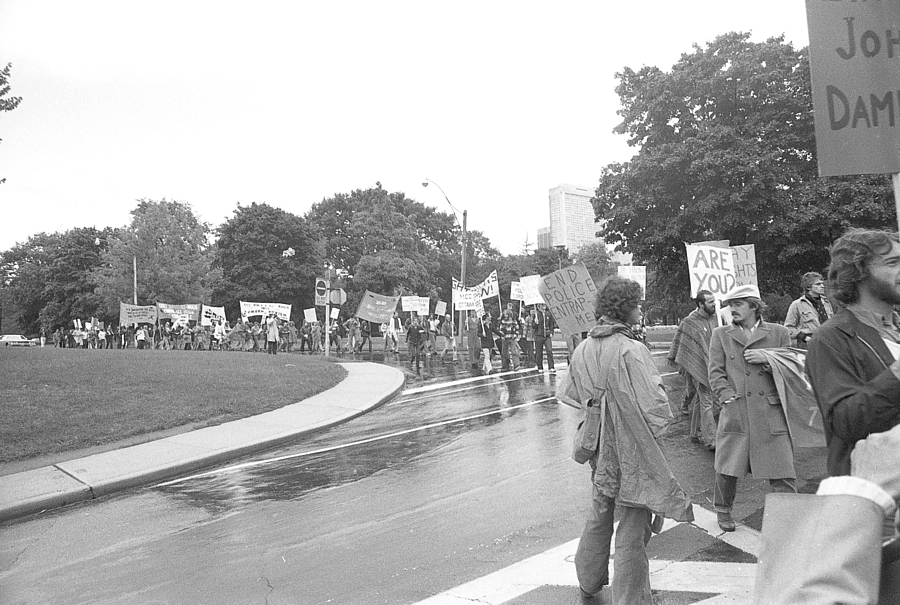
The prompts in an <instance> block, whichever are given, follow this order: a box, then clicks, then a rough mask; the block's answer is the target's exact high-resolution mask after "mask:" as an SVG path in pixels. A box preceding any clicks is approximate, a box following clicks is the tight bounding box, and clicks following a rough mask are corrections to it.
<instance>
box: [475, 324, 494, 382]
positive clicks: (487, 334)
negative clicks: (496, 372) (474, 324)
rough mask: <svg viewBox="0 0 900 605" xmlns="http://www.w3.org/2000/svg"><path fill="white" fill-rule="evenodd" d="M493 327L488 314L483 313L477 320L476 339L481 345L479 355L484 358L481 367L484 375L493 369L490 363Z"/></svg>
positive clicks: (492, 346)
mask: <svg viewBox="0 0 900 605" xmlns="http://www.w3.org/2000/svg"><path fill="white" fill-rule="evenodd" d="M494 334H495V330H494V326H493V325H492V322H491V316H490V314H489V313H485V314H484V315H482V316H481V317H480V318H479V320H478V339H479V340H480V344H481V354H482V355H483V356H484V362H483V363H484V365H483V366H482V368H483V370H484V373H485V374H490V373H491V371H492V370H493V369H494V365H493V364H492V363H491V351H492V350H493V349H494Z"/></svg>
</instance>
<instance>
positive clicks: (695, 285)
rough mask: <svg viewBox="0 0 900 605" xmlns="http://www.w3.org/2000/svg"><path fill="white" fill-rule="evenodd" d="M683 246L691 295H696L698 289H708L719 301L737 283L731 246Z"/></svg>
mask: <svg viewBox="0 0 900 605" xmlns="http://www.w3.org/2000/svg"><path fill="white" fill-rule="evenodd" d="M685 248H686V249H687V261H688V273H689V274H690V278H691V296H692V297H694V296H697V292H699V291H700V290H709V291H710V292H712V294H713V296H714V297H715V298H716V300H718V301H721V300H722V298H723V297H724V296H725V294H726V293H727V292H728V291H729V290H731V289H732V288H734V286H735V285H736V284H737V278H736V277H735V275H734V253H733V252H732V250H731V248H716V247H713V246H700V245H696V244H685Z"/></svg>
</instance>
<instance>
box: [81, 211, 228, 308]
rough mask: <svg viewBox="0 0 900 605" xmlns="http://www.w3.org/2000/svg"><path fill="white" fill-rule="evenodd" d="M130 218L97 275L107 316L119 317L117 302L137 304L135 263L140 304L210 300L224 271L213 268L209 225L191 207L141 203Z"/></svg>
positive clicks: (105, 254)
mask: <svg viewBox="0 0 900 605" xmlns="http://www.w3.org/2000/svg"><path fill="white" fill-rule="evenodd" d="M131 216H132V220H131V225H130V226H128V227H126V228H123V229H121V230H120V231H118V232H117V233H116V234H115V235H113V236H111V237H110V238H109V240H108V249H107V250H106V251H104V252H103V255H102V262H103V266H102V267H100V268H98V269H97V270H96V271H95V272H94V274H93V277H94V279H95V280H96V282H97V284H98V288H97V293H98V294H99V295H100V296H101V297H102V299H103V302H104V304H105V306H106V310H107V313H109V314H110V315H114V316H115V317H118V313H119V303H120V302H128V303H131V302H133V294H132V290H133V279H134V270H133V262H134V260H136V261H137V296H138V304H154V303H156V302H166V303H171V304H186V303H200V302H206V301H208V300H210V294H211V293H212V290H213V288H214V287H215V286H216V285H217V284H218V282H219V280H220V279H221V271H218V270H213V269H212V267H211V264H212V260H213V248H212V245H211V244H210V235H211V232H210V228H209V225H207V224H206V223H203V222H201V221H200V220H198V219H197V217H196V216H195V215H194V213H193V210H192V209H191V207H190V204H187V203H185V202H178V201H167V200H165V199H163V200H159V201H155V200H148V199H141V200H138V205H137V207H136V208H135V209H134V210H132V211H131Z"/></svg>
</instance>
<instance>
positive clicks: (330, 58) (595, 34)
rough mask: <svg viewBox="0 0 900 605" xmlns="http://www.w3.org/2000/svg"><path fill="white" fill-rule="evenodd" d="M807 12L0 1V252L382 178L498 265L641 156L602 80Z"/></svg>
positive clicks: (792, 27) (761, 31) (784, 29)
mask: <svg viewBox="0 0 900 605" xmlns="http://www.w3.org/2000/svg"><path fill="white" fill-rule="evenodd" d="M805 10H806V9H805V3H804V2H803V1H802V0H756V1H754V2H731V1H723V0H693V1H690V2H678V1H674V0H645V1H643V2H598V1H596V0H593V1H572V2H567V1H559V2H552V3H549V2H548V3H536V2H535V3H528V2H500V1H497V2H483V1H482V2H468V1H457V2H452V3H451V2H445V3H437V2H423V1H417V2H399V1H397V2H392V1H380V2H372V1H367V2H362V1H347V2H311V1H304V2H258V3H247V2H241V3H238V2H227V1H226V2H223V1H216V2H206V1H190V2H170V1H165V0H163V1H156V2H150V3H136V2H121V1H117V2H99V1H91V0H82V1H80V2H52V1H40V0H3V2H2V3H0V63H2V64H3V65H5V64H6V63H7V62H12V64H13V68H12V82H11V83H12V94H13V95H16V96H22V97H23V98H24V99H23V101H22V104H21V105H20V106H19V107H18V109H16V110H15V111H13V112H10V113H3V114H0V137H2V139H3V142H2V144H0V177H6V178H7V183H6V184H5V185H0V208H2V210H3V220H2V221H0V251H2V250H6V249H8V248H10V247H11V246H12V245H14V244H15V243H16V242H20V241H25V240H26V239H27V238H28V237H29V236H31V235H33V234H35V233H39V232H41V231H47V232H53V231H60V230H66V229H70V228H73V227H84V226H96V227H98V228H102V227H105V226H116V227H118V226H123V225H126V224H128V223H129V222H130V219H131V217H130V215H129V212H130V211H131V210H132V209H133V208H134V206H135V200H137V199H138V198H151V199H160V198H163V197H165V198H167V199H170V200H172V199H174V200H179V201H184V202H188V203H190V204H191V205H192V206H193V208H194V211H195V212H196V213H197V214H198V215H199V216H200V218H201V219H202V220H204V221H206V222H208V223H210V224H211V225H213V226H217V225H219V224H221V223H222V222H223V221H224V220H226V219H227V218H228V217H230V216H231V215H232V213H233V211H234V209H235V207H236V204H237V203H241V204H243V205H247V204H250V203H251V202H266V203H269V204H271V205H273V206H277V207H279V208H283V209H285V210H287V211H290V212H293V213H295V214H303V213H305V212H306V211H307V210H308V209H309V207H310V206H311V205H312V204H313V203H315V202H318V201H321V200H322V199H324V198H327V197H331V196H332V195H334V194H335V193H345V192H350V191H352V190H354V189H360V188H367V187H372V186H374V185H375V182H376V181H380V182H381V183H382V186H383V187H384V188H385V189H387V190H388V191H403V192H405V193H406V195H407V196H408V197H411V198H414V199H416V200H418V201H420V202H423V203H425V204H427V205H430V206H434V207H436V208H438V209H440V210H444V211H449V210H450V209H449V207H448V206H447V204H446V202H445V201H444V199H443V197H442V196H441V195H440V192H439V191H438V190H437V189H435V188H434V187H432V186H429V187H428V189H423V188H422V186H421V182H422V180H423V179H424V178H425V177H428V178H430V179H433V180H434V181H436V182H437V183H438V184H440V186H441V187H442V188H443V189H444V191H445V192H446V194H447V196H449V198H450V201H451V202H452V203H453V204H454V205H455V206H456V207H457V208H459V209H466V210H468V215H469V228H470V229H479V230H482V231H484V232H485V234H487V236H488V237H489V238H490V239H491V241H492V242H493V244H494V245H495V246H496V247H498V248H499V249H500V250H501V251H502V252H504V253H507V254H512V253H518V252H519V251H520V248H521V246H522V243H523V242H524V241H525V239H526V237H527V238H528V239H529V240H530V241H531V242H535V239H536V237H535V233H536V230H537V228H538V227H543V226H547V225H549V210H548V200H547V192H548V189H550V188H551V187H555V186H556V185H559V184H560V183H572V184H575V185H580V186H585V187H590V188H594V187H595V186H596V183H597V180H598V178H599V175H600V170H601V168H602V167H603V166H605V165H607V164H609V163H612V162H617V161H626V160H628V159H629V158H630V157H631V155H632V154H633V150H632V149H631V148H629V147H628V146H627V145H626V144H625V140H624V139H625V137H624V136H620V135H615V134H613V133H612V129H613V128H614V127H615V126H616V124H618V123H619V117H618V115H617V114H616V111H617V109H618V108H619V104H618V97H617V96H616V94H615V90H614V89H615V86H616V80H615V78H614V74H615V72H617V71H619V70H621V69H622V68H623V67H624V66H628V67H631V68H633V69H639V68H640V67H641V66H643V65H655V66H658V67H660V68H662V69H665V70H669V69H670V68H671V66H672V65H673V64H674V63H675V62H676V61H677V60H678V58H679V56H680V55H681V54H682V53H685V52H690V51H691V45H692V44H694V43H697V44H699V45H701V46H703V45H705V43H706V42H707V41H710V40H712V39H713V38H715V37H716V36H718V35H720V34H723V33H726V32H729V31H750V32H752V34H753V38H752V39H753V40H754V41H762V40H765V39H767V38H769V37H771V36H778V35H781V34H785V36H786V38H787V39H788V40H790V41H792V42H793V43H794V45H795V46H796V47H798V48H800V47H804V46H806V45H808V43H809V38H808V32H807V26H806V13H805Z"/></svg>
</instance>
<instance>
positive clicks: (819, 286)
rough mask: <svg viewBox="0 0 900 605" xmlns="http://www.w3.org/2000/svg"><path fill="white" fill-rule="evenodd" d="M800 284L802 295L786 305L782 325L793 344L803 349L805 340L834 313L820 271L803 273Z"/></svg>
mask: <svg viewBox="0 0 900 605" xmlns="http://www.w3.org/2000/svg"><path fill="white" fill-rule="evenodd" d="M800 286H801V287H802V288H803V296H801V297H800V298H798V299H797V300H795V301H794V302H792V303H791V306H790V307H788V311H787V316H785V318H784V327H785V328H787V329H788V333H789V334H790V335H791V339H792V340H793V343H794V345H795V346H797V347H800V348H801V349H805V348H806V341H808V340H809V339H810V338H812V335H813V334H815V333H816V330H818V329H819V326H821V325H822V324H823V323H825V322H826V321H828V320H829V319H830V318H831V316H832V315H834V309H833V308H832V306H831V301H830V300H828V299H827V298H826V297H825V281H824V280H823V279H822V274H821V273H815V272H809V273H804V274H803V277H802V278H801V280H800Z"/></svg>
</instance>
